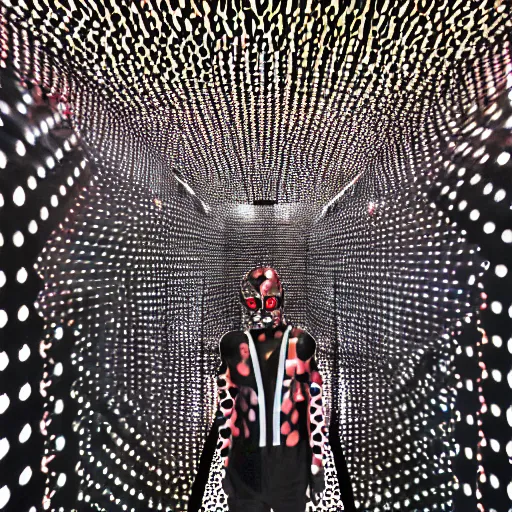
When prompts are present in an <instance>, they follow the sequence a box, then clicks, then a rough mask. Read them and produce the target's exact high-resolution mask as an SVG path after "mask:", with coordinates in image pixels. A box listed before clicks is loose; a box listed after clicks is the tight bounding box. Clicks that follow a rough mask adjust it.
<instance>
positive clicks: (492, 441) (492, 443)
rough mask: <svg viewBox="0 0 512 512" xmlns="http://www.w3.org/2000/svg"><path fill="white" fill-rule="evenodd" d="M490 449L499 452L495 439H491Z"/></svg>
mask: <svg viewBox="0 0 512 512" xmlns="http://www.w3.org/2000/svg"><path fill="white" fill-rule="evenodd" d="M491 448H492V449H493V451H495V452H496V453H498V452H499V451H500V443H499V441H497V440H496V439H491Z"/></svg>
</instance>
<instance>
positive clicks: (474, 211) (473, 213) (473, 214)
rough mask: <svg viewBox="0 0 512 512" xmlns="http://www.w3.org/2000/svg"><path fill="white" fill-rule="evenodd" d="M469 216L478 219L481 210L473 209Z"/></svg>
mask: <svg viewBox="0 0 512 512" xmlns="http://www.w3.org/2000/svg"><path fill="white" fill-rule="evenodd" d="M469 218H470V219H471V220H478V219H479V218H480V212H479V211H478V210H471V213H470V214H469Z"/></svg>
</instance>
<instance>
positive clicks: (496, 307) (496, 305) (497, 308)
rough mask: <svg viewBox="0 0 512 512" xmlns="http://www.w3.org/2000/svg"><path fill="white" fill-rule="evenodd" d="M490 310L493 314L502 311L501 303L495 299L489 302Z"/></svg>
mask: <svg viewBox="0 0 512 512" xmlns="http://www.w3.org/2000/svg"><path fill="white" fill-rule="evenodd" d="M491 310H492V312H493V313H494V314H495V315H499V314H501V312H502V311H503V306H502V305H501V302H499V301H497V300H495V301H494V302H492V303H491Z"/></svg>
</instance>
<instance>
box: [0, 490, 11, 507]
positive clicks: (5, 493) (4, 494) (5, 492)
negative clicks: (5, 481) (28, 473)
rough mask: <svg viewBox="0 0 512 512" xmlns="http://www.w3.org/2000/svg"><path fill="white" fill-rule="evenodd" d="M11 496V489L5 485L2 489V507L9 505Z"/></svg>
mask: <svg viewBox="0 0 512 512" xmlns="http://www.w3.org/2000/svg"><path fill="white" fill-rule="evenodd" d="M10 497H11V491H10V490H9V487H7V485H4V486H3V487H2V488H1V489H0V508H4V507H5V505H7V503H8V501H9V498H10Z"/></svg>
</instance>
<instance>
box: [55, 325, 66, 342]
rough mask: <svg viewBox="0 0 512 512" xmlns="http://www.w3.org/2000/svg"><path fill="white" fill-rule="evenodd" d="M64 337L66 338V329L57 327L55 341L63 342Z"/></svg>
mask: <svg viewBox="0 0 512 512" xmlns="http://www.w3.org/2000/svg"><path fill="white" fill-rule="evenodd" d="M63 336H64V329H63V328H62V327H57V329H55V339H56V340H61V339H62V337H63Z"/></svg>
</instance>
